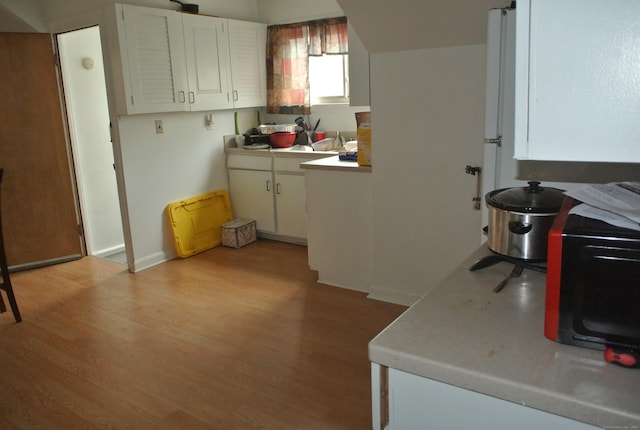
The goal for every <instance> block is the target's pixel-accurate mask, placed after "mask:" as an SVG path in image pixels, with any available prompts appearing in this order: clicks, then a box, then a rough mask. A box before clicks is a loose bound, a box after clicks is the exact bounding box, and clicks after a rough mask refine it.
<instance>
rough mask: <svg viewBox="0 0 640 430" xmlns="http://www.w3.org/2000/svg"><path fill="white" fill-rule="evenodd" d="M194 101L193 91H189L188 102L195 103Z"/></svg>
mask: <svg viewBox="0 0 640 430" xmlns="http://www.w3.org/2000/svg"><path fill="white" fill-rule="evenodd" d="M195 102H196V95H195V93H194V92H193V91H189V103H192V104H193V103H195Z"/></svg>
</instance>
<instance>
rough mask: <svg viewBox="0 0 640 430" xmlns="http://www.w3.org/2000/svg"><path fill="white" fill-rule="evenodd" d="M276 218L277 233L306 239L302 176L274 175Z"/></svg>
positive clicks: (294, 174) (305, 210)
mask: <svg viewBox="0 0 640 430" xmlns="http://www.w3.org/2000/svg"><path fill="white" fill-rule="evenodd" d="M274 179H275V184H276V188H275V192H276V218H277V220H278V233H279V234H281V235H284V236H289V237H296V238H305V239H306V237H307V208H306V200H305V190H304V176H303V175H301V174H299V173H278V172H276V173H274Z"/></svg>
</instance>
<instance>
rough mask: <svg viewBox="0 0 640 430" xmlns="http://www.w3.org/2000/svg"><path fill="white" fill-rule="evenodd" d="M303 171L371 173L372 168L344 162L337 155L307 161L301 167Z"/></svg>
mask: <svg viewBox="0 0 640 430" xmlns="http://www.w3.org/2000/svg"><path fill="white" fill-rule="evenodd" d="M300 167H302V168H303V169H315V170H338V171H348V172H363V173H371V166H360V165H359V164H358V162H357V161H342V160H340V159H339V157H338V156H337V155H334V156H331V157H326V158H320V159H318V160H313V161H307V162H305V163H302V164H301V165H300Z"/></svg>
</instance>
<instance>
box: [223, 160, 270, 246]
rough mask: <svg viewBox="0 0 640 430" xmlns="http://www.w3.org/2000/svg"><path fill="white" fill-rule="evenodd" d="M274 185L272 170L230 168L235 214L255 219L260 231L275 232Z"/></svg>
mask: <svg viewBox="0 0 640 430" xmlns="http://www.w3.org/2000/svg"><path fill="white" fill-rule="evenodd" d="M274 187H275V184H274V183H273V175H272V173H271V172H270V171H269V172H265V171H258V170H239V169H229V191H230V197H231V207H232V208H233V215H234V216H235V217H236V218H249V219H254V220H255V221H256V228H257V229H258V230H260V231H264V232H271V233H273V232H275V231H276V215H275V207H274V201H273V199H274V198H273V194H274Z"/></svg>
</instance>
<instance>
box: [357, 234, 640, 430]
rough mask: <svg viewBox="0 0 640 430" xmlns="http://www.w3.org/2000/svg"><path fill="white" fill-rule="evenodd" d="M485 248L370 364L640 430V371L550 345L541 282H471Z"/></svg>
mask: <svg viewBox="0 0 640 430" xmlns="http://www.w3.org/2000/svg"><path fill="white" fill-rule="evenodd" d="M489 254H491V251H489V250H488V248H487V247H486V246H484V245H483V246H481V247H480V248H479V249H478V250H476V251H475V252H474V253H473V254H472V255H471V256H470V257H469V258H468V259H467V260H466V261H464V262H463V263H462V264H461V265H460V266H459V267H458V268H457V269H456V270H455V271H453V272H452V273H451V274H450V275H449V276H448V277H447V278H446V279H445V280H444V281H443V282H442V283H441V284H440V285H439V286H438V287H436V288H435V289H433V290H432V291H431V292H428V293H427V294H426V295H425V296H423V297H422V298H421V299H420V300H418V301H417V302H416V303H415V304H414V305H413V306H411V307H410V308H409V309H408V310H407V311H406V312H405V313H404V314H402V315H401V316H400V317H399V318H398V319H397V320H396V321H394V322H393V323H392V324H391V325H389V326H388V327H387V328H386V329H384V330H383V331H382V332H381V333H380V334H379V335H378V336H377V337H376V338H374V339H373V340H372V341H371V342H370V344H369V358H370V360H371V361H372V362H375V363H378V364H381V365H383V366H387V367H391V368H395V369H399V370H402V371H405V372H409V373H412V374H415V375H419V376H422V377H426V378H430V379H433V380H436V381H440V382H443V383H447V384H450V385H453V386H457V387H461V388H464V389H468V390H472V391H476V392H479V393H484V394H488V395H490V396H494V397H497V398H500V399H504V400H508V401H512V402H515V403H518V404H521V405H525V406H529V407H532V408H536V409H539V410H543V411H546V412H550V413H554V414H557V415H561V416H565V417H568V418H571V419H575V420H578V421H582V422H586V423H589V424H592V425H595V426H600V427H607V428H628V429H629V428H640V370H638V369H625V368H622V367H619V366H616V365H613V364H609V363H606V362H604V359H603V353H602V351H596V350H590V349H586V348H579V347H575V346H570V345H562V344H559V343H556V342H553V341H551V340H549V339H547V338H546V337H544V334H543V330H544V300H545V275H544V274H543V273H538V272H534V271H531V270H526V269H525V270H524V271H523V274H522V276H521V277H520V278H513V279H511V281H510V282H509V284H508V285H507V286H506V287H505V288H504V289H503V290H502V291H501V292H500V293H497V294H496V293H494V292H493V288H494V287H495V286H496V285H497V284H498V283H499V282H500V281H501V280H503V279H504V278H505V277H506V276H507V275H508V274H509V273H510V272H511V269H512V268H513V265H512V264H509V263H506V262H502V263H498V264H497V265H495V266H491V267H488V268H485V269H481V270H478V271H475V272H470V271H469V270H468V269H469V267H470V266H471V265H472V264H473V263H474V262H475V261H477V260H478V259H479V258H481V257H482V256H485V255H489Z"/></svg>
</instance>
